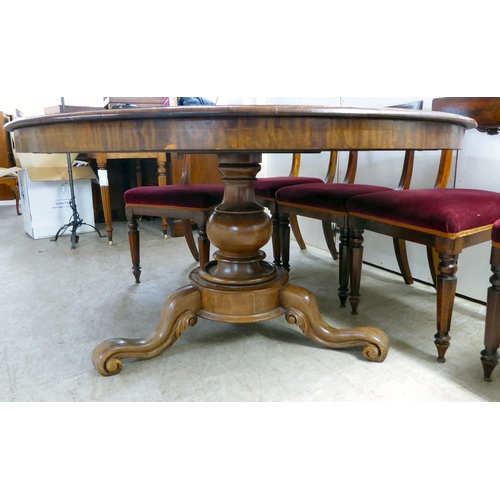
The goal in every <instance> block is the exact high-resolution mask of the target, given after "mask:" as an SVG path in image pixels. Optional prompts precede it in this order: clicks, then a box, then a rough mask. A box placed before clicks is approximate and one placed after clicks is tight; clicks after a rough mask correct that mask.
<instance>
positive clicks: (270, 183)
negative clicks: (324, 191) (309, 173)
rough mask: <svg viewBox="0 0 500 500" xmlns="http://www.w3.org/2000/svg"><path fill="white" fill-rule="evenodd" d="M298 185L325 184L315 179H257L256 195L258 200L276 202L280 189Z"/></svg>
mask: <svg viewBox="0 0 500 500" xmlns="http://www.w3.org/2000/svg"><path fill="white" fill-rule="evenodd" d="M298 184H324V181H323V180H321V179H317V178H315V177H269V178H267V179H266V178H262V179H257V182H256V183H255V195H256V196H257V198H263V199H267V200H274V199H275V198H276V192H277V191H278V190H279V189H280V188H284V187H287V186H296V185H298Z"/></svg>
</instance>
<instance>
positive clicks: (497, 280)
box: [481, 220, 500, 382]
mask: <svg viewBox="0 0 500 500" xmlns="http://www.w3.org/2000/svg"><path fill="white" fill-rule="evenodd" d="M491 242H492V246H491V261H490V262H491V271H492V272H493V276H492V277H491V278H490V283H491V287H490V288H489V290H488V302H487V305H486V325H485V334H484V346H485V349H484V351H482V352H481V362H482V364H483V370H484V380H486V381H487V382H491V375H492V373H493V370H494V369H495V367H496V366H497V365H498V361H499V359H500V355H499V354H498V349H499V347H500V220H498V221H497V222H495V224H494V225H493V229H492V231H491Z"/></svg>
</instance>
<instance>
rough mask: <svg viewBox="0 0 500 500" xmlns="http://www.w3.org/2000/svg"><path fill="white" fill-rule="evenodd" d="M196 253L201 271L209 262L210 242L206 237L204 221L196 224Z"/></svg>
mask: <svg viewBox="0 0 500 500" xmlns="http://www.w3.org/2000/svg"><path fill="white" fill-rule="evenodd" d="M198 253H199V256H200V267H201V268H202V269H203V268H204V267H205V266H206V265H207V264H208V263H209V262H210V240H209V239H208V236H207V224H206V221H203V222H201V221H200V222H198Z"/></svg>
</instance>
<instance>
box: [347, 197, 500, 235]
mask: <svg viewBox="0 0 500 500" xmlns="http://www.w3.org/2000/svg"><path fill="white" fill-rule="evenodd" d="M347 209H348V211H349V214H350V215H352V216H360V217H363V218H365V219H369V220H373V221H378V222H386V223H389V224H392V225H396V226H400V227H406V228H410V229H417V230H421V231H424V232H426V233H429V234H434V235H438V236H444V237H446V238H450V237H451V238H455V237H461V236H465V235H467V234H473V233H475V232H478V231H480V230H484V228H485V227H487V226H489V225H492V224H494V223H495V222H496V221H497V219H499V218H500V193H494V192H491V191H482V190H475V189H415V190H408V191H389V192H381V193H375V194H369V195H362V196H356V197H353V198H351V199H350V200H349V201H348V202H347Z"/></svg>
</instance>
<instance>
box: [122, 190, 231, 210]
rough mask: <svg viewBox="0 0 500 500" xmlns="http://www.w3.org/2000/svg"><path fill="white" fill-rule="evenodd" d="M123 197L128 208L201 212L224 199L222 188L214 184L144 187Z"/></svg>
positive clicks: (127, 192) (130, 191)
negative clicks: (143, 207)
mask: <svg viewBox="0 0 500 500" xmlns="http://www.w3.org/2000/svg"><path fill="white" fill-rule="evenodd" d="M124 197H125V203H126V204H127V205H130V206H149V207H158V208H180V209H182V210H193V211H197V210H202V211H203V210H209V209H212V208H214V207H216V206H217V205H220V203H221V202H222V199H223V197H224V186H221V185H216V184H186V185H184V184H183V185H170V186H144V187H138V188H133V189H129V190H128V191H126V192H125V195H124Z"/></svg>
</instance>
